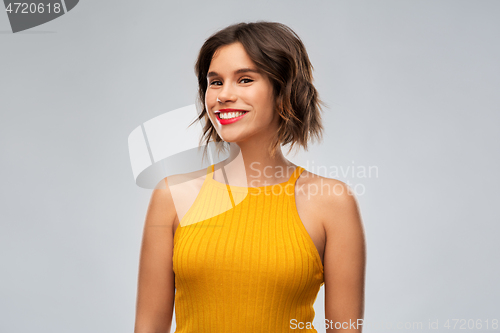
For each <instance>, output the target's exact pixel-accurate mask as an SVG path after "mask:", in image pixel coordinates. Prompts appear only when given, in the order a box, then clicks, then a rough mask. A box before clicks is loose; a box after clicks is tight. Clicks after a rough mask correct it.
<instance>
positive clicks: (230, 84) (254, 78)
mask: <svg viewBox="0 0 500 333" xmlns="http://www.w3.org/2000/svg"><path fill="white" fill-rule="evenodd" d="M207 80H208V86H207V91H206V95H205V107H206V109H207V112H208V116H209V117H210V121H211V122H212V124H213V126H214V127H215V129H216V131H217V133H218V134H219V136H220V137H221V138H222V139H223V140H224V141H226V142H236V143H243V142H247V141H248V140H255V139H256V138H258V139H259V140H257V141H261V140H268V139H270V138H271V137H273V136H275V135H276V131H277V129H278V120H279V119H278V117H279V115H277V114H276V112H274V96H273V88H272V84H271V82H270V80H269V79H268V78H267V75H265V74H264V73H261V72H260V70H259V69H258V68H257V66H256V65H255V63H254V62H253V61H252V60H251V59H250V57H249V56H248V54H247V53H246V51H245V49H244V48H243V45H242V44H241V43H239V42H237V43H233V44H230V45H225V46H222V47H220V48H219V49H218V50H217V51H216V52H215V53H214V56H213V57H212V61H211V63H210V68H209V70H208V75H207Z"/></svg>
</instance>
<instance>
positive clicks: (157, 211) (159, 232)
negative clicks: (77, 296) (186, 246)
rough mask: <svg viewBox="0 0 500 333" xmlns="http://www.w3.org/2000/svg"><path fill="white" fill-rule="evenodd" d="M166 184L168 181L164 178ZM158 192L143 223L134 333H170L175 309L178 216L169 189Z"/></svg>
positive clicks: (158, 190)
mask: <svg viewBox="0 0 500 333" xmlns="http://www.w3.org/2000/svg"><path fill="white" fill-rule="evenodd" d="M165 183H166V179H165ZM165 185H167V186H165V187H166V188H162V189H155V190H153V192H152V194H151V199H150V202H149V206H148V209H147V213H146V219H145V223H144V230H143V237H142V246H141V255H140V263H139V276H138V288H137V304H136V320H135V330H134V332H135V333H142V332H170V326H171V323H172V314H173V308H174V296H175V286H174V272H173V265H172V254H173V228H172V225H173V223H174V220H175V218H176V216H177V214H176V212H175V208H174V205H173V200H172V196H171V193H170V190H169V187H168V184H165Z"/></svg>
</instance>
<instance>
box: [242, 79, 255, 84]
mask: <svg viewBox="0 0 500 333" xmlns="http://www.w3.org/2000/svg"><path fill="white" fill-rule="evenodd" d="M243 81H248V82H243ZM241 82H242V83H250V82H253V80H252V79H241Z"/></svg>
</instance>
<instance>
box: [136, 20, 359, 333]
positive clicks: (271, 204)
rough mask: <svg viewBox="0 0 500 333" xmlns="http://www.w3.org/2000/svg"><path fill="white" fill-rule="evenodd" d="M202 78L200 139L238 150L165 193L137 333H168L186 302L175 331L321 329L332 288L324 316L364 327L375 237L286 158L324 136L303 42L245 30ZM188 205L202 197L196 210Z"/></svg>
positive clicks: (341, 195) (217, 50)
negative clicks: (367, 236)
mask: <svg viewBox="0 0 500 333" xmlns="http://www.w3.org/2000/svg"><path fill="white" fill-rule="evenodd" d="M195 68H196V73H197V76H198V83H199V94H198V98H199V103H200V104H201V109H202V112H201V113H200V115H199V117H198V120H199V121H205V125H204V131H203V133H202V135H201V139H200V141H201V142H205V143H208V142H210V141H214V142H216V143H218V147H219V149H229V158H228V159H227V160H224V161H222V162H220V163H218V164H215V165H211V166H210V167H209V168H208V169H207V170H201V175H198V176H196V177H191V178H192V181H185V182H184V183H182V184H181V186H173V185H174V184H175V183H179V181H178V179H186V178H189V177H187V176H186V175H178V176H173V177H167V178H168V179H167V178H166V179H164V182H165V186H164V188H163V189H156V190H154V191H153V194H152V197H151V201H150V206H149V209H148V213H147V216H146V222H145V229H144V236H143V246H142V250H141V264H140V270H139V286H138V297H137V312H136V330H135V332H136V333H143V332H144V333H146V332H170V325H171V320H172V313H173V307H174V303H175V315H176V316H175V317H176V331H175V332H177V333H190V332H217V333H219V332H249V333H250V332H251V333H255V332H290V331H291V330H295V329H299V330H300V331H301V332H317V331H316V329H315V328H314V325H313V322H314V315H315V312H314V308H313V305H314V302H315V300H316V297H317V294H318V291H319V289H320V287H321V286H322V285H324V286H325V317H326V320H327V321H328V322H330V323H337V322H338V323H345V322H359V320H362V318H363V308H364V305H363V304H364V275H365V240H364V232H363V227H362V222H361V217H360V214H359V211H358V206H357V202H356V200H355V198H354V196H353V195H352V191H350V190H349V188H348V186H347V185H345V184H344V183H342V182H340V181H338V180H335V179H330V178H325V177H320V176H318V175H315V174H313V173H310V172H308V171H306V170H305V169H304V168H302V167H300V166H297V165H295V164H293V163H291V162H290V161H289V160H287V159H286V158H285V157H284V155H283V153H282V151H281V146H282V145H285V144H290V145H291V146H290V148H292V147H293V146H294V145H298V146H300V147H303V148H305V149H307V145H308V143H309V142H310V141H311V140H312V139H314V138H315V139H319V138H320V137H321V133H322V130H323V128H322V125H321V117H320V104H321V101H320V100H319V98H318V92H317V91H316V88H315V87H314V85H313V84H312V65H311V63H310V62H309V58H308V56H307V52H306V50H305V47H304V45H303V44H302V42H301V40H300V38H299V37H298V36H297V35H296V34H295V33H294V32H293V31H292V30H291V29H290V28H288V27H287V26H285V25H283V24H280V23H275V22H255V23H239V24H235V25H232V26H229V27H227V28H225V29H223V30H221V31H219V32H217V33H215V34H214V35H213V36H211V37H210V38H209V39H207V41H206V42H205V43H204V45H203V46H202V48H201V50H200V53H199V55H198V61H197V63H196V66H195ZM269 170H279V172H269ZM169 184H170V186H169ZM248 184H252V185H253V186H252V187H249V186H247V185H248ZM312 188H315V189H319V188H320V189H321V191H311V190H310V189H312ZM325 188H337V189H338V188H340V189H341V191H333V192H332V191H330V190H328V191H327V192H325V191H323V190H324V189H325ZM193 193H194V195H193ZM187 197H194V198H195V199H194V200H193V201H192V202H190V203H189V205H186V204H185V202H186V200H183V199H185V198H187ZM174 202H175V204H174ZM179 202H181V204H179ZM180 207H188V208H187V209H180ZM176 208H177V209H176ZM158 226H163V227H164V228H158ZM298 323H307V325H303V324H298ZM335 327H337V326H328V327H327V328H326V330H327V332H331V331H333V330H334V329H335ZM351 328H352V327H351ZM351 332H361V326H358V327H356V328H352V329H351Z"/></svg>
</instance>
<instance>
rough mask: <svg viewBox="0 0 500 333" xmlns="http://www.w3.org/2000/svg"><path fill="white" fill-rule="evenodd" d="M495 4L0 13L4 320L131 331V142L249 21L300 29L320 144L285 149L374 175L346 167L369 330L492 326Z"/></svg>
mask: <svg viewBox="0 0 500 333" xmlns="http://www.w3.org/2000/svg"><path fill="white" fill-rule="evenodd" d="M499 13H500V1H484V0H482V1H456V0H455V1H416V0H414V1H352V0H349V1H347V0H346V1H322V2H311V1H295V2H293V3H292V2H290V1H286V2H285V1H268V0H266V1H253V2H251V3H250V2H248V1H244V2H236V1H199V2H198V3H189V4H183V5H181V4H174V3H172V2H135V1H106V2H102V1H99V2H97V1H81V2H80V3H79V4H78V5H77V6H76V7H75V8H74V9H73V10H72V11H71V12H69V13H68V14H66V15H63V16H62V17H60V18H58V19H56V20H54V21H51V22H48V23H46V24H44V25H42V26H39V27H35V28H33V29H31V30H28V31H26V32H23V33H18V34H12V33H11V32H10V26H9V23H8V20H7V15H6V13H4V12H3V13H0V30H1V31H2V33H1V34H0V45H1V46H0V47H1V52H0V57H1V63H2V66H1V67H2V69H1V71H0V72H1V74H0V78H1V79H0V110H1V118H0V120H1V121H0V140H1V141H0V154H1V155H0V156H1V164H0V170H1V172H2V186H1V187H0V205H1V215H0V219H1V233H0V260H1V263H2V265H1V267H2V268H1V274H0V276H1V277H0V281H1V284H0V295H1V296H0V331H1V332H9V333H15V332H65V333H66V332H94V333H98V332H106V333H109V332H132V331H133V325H134V316H135V297H136V286H137V270H138V260H139V250H140V242H141V237H142V228H143V223H144V217H145V213H146V208H147V204H148V201H149V196H150V192H151V191H150V190H147V189H142V188H139V187H137V186H136V185H135V183H134V179H133V177H132V171H131V167H130V161H129V156H128V148H127V137H128V135H129V133H130V132H131V131H132V130H133V129H134V128H136V127H137V126H139V125H140V124H142V123H143V122H145V121H147V120H149V119H151V118H153V117H155V116H157V115H160V114H163V113H164V112H167V111H169V110H173V109H176V108H180V107H183V106H186V105H189V104H192V103H193V102H194V98H195V94H196V88H197V86H196V77H195V75H194V70H193V65H194V62H195V60H196V56H197V53H198V51H199V48H200V47H201V45H202V43H203V41H204V40H205V39H206V38H207V37H208V36H209V35H210V34H212V33H213V32H215V31H216V30H218V29H221V28H223V27H225V26H227V25H229V24H232V23H236V22H239V21H255V20H270V21H278V22H282V23H285V24H287V25H289V26H290V27H291V28H292V29H294V30H295V31H296V32H297V33H298V34H299V36H300V37H301V38H302V40H303V42H304V43H305V45H306V48H307V50H308V52H309V56H310V59H311V61H312V63H313V65H314V68H315V72H314V73H315V83H316V86H317V88H318V90H319V93H320V97H321V98H322V99H323V100H324V101H325V102H326V103H327V104H328V105H329V108H327V109H325V114H324V123H325V127H326V135H325V138H324V141H323V143H322V144H320V145H315V146H314V147H312V148H311V149H310V150H309V152H307V153H301V154H299V155H297V156H296V157H294V159H293V160H294V161H297V162H299V163H303V164H305V163H306V161H313V163H314V165H324V166H327V167H329V168H330V167H331V166H337V167H344V168H347V167H348V166H366V167H367V166H376V167H377V168H378V176H376V175H375V176H374V175H372V177H369V178H359V177H350V176H348V177H343V176H341V177H338V178H339V179H341V180H344V181H351V182H352V183H353V184H362V185H363V186H364V188H365V193H364V194H363V195H360V196H359V197H358V200H359V203H360V207H361V212H362V215H363V219H364V224H365V228H366V237H367V246H368V265H367V280H366V311H365V314H366V316H365V319H366V322H367V323H368V322H372V323H385V324H386V325H387V324H391V323H392V325H394V326H395V325H396V324H397V323H403V324H404V323H407V322H410V323H413V322H422V323H423V325H424V329H423V330H420V331H426V329H425V327H427V325H428V322H429V320H431V321H436V320H437V319H438V320H439V327H440V329H439V331H445V329H444V328H443V325H444V322H445V320H446V319H453V318H456V319H467V320H468V319H474V320H478V319H482V320H483V330H484V329H485V322H484V321H485V320H486V319H488V320H489V321H490V323H491V320H492V319H495V318H496V319H500V313H499V309H500V306H499V301H498V299H499V298H500V291H499V287H498V280H499V278H500V270H499V267H498V252H499V250H500V245H499V231H500V227H499V222H500V221H499V220H500V219H499V217H500V213H499V212H498V209H497V207H496V205H497V204H498V202H499V199H500V196H499V192H498V186H499V185H500V184H499V183H500V182H499V180H500V176H499V174H498V170H500V159H499V156H498V152H499V149H498V148H499V142H500V135H499V131H498V125H499V121H500V116H499V111H500V110H499V106H500V97H499V96H500V95H499V93H498V92H499V90H500V68H499V66H500V65H499V64H500V62H499V58H500V46H499V43H498V41H499V40H500V29H499V28H500V27H499V23H498V17H499ZM310 163H312V162H310ZM309 169H310V168H309ZM351 176H352V175H351ZM323 291H324V289H323V288H322V290H321V291H320V294H319V295H318V299H317V302H316V304H315V309H316V320H315V324H316V326H317V328H318V331H319V332H324V330H323V329H321V327H320V324H321V323H322V320H323V318H324V293H323ZM174 325H175V324H174ZM379 325H380V324H379ZM457 328H458V327H457ZM392 330H393V331H397V329H396V328H395V327H394V328H393V329H392ZM371 331H380V330H377V329H366V330H365V332H371ZM399 331H409V330H407V329H400V330H399ZM432 331H434V332H435V331H436V330H432ZM172 332H173V330H172Z"/></svg>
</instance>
